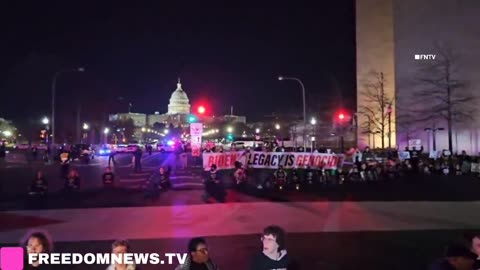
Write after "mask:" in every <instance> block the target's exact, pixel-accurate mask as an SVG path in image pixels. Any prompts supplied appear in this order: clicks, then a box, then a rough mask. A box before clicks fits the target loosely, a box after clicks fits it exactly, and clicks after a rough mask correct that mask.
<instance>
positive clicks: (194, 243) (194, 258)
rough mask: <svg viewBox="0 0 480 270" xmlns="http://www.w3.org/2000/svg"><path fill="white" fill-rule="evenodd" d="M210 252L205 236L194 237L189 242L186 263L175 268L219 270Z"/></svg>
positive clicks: (179, 269)
mask: <svg viewBox="0 0 480 270" xmlns="http://www.w3.org/2000/svg"><path fill="white" fill-rule="evenodd" d="M218 269H219V268H218V267H217V265H215V263H213V261H212V259H211V258H210V256H209V254H208V247H207V242H206V241H205V239H203V238H193V239H191V240H190V242H189V243H188V255H187V258H186V260H185V263H184V264H181V265H179V266H177V268H175V270H218Z"/></svg>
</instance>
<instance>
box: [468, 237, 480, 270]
mask: <svg viewBox="0 0 480 270" xmlns="http://www.w3.org/2000/svg"><path fill="white" fill-rule="evenodd" d="M465 240H466V246H467V248H470V250H471V251H472V252H473V253H475V255H477V259H476V260H475V263H474V267H473V269H474V270H479V269H480V232H477V233H468V234H466V235H465Z"/></svg>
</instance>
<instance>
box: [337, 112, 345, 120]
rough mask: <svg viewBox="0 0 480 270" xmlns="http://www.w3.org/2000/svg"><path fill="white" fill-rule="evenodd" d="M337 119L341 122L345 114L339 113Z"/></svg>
mask: <svg viewBox="0 0 480 270" xmlns="http://www.w3.org/2000/svg"><path fill="white" fill-rule="evenodd" d="M337 118H338V120H340V121H343V120H344V119H345V114H343V113H339V114H338V117H337Z"/></svg>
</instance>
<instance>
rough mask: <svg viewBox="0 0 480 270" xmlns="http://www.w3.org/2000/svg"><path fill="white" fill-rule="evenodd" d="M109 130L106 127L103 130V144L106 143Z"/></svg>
mask: <svg viewBox="0 0 480 270" xmlns="http://www.w3.org/2000/svg"><path fill="white" fill-rule="evenodd" d="M109 132H110V129H109V128H108V127H106V128H105V129H104V130H103V134H105V144H107V143H108V133H109Z"/></svg>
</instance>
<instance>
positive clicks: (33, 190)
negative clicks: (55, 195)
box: [29, 171, 48, 195]
mask: <svg viewBox="0 0 480 270" xmlns="http://www.w3.org/2000/svg"><path fill="white" fill-rule="evenodd" d="M47 191H48V183H47V180H45V177H44V176H43V172H42V171H38V172H37V174H36V175H35V179H34V180H33V182H32V184H31V185H30V189H29V192H30V194H31V195H44V194H45V193H47Z"/></svg>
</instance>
